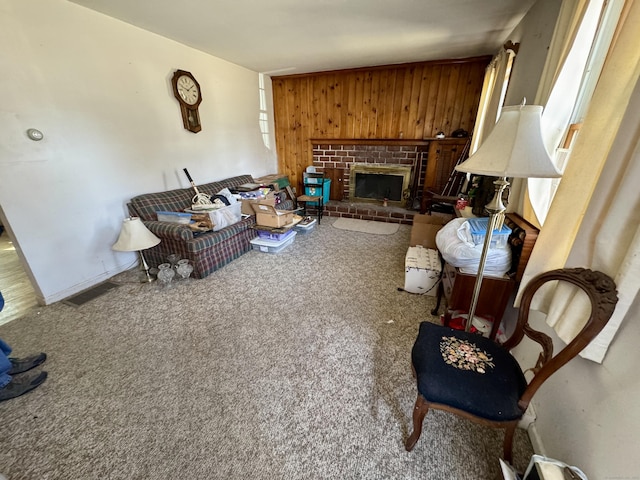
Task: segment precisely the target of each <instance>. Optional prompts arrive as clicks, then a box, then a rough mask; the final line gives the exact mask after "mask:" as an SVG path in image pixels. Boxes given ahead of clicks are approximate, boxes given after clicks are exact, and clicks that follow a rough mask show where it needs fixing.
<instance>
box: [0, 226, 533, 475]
mask: <svg viewBox="0 0 640 480" xmlns="http://www.w3.org/2000/svg"><path fill="white" fill-rule="evenodd" d="M409 233H410V228H409V226H408V225H401V226H400V229H399V230H398V232H397V233H396V234H395V235H365V234H362V233H357V232H351V231H347V230H340V229H337V228H333V227H332V226H331V225H330V222H326V223H325V222H322V224H321V225H317V227H316V228H315V229H314V230H313V231H312V232H310V233H308V234H299V235H296V238H295V241H294V242H293V243H292V244H291V245H290V246H288V247H287V248H286V249H284V250H283V251H282V252H280V253H277V254H270V253H262V252H258V251H250V252H248V253H247V254H245V255H243V256H241V257H240V258H238V259H236V260H234V261H233V262H231V263H230V264H229V265H227V266H225V267H224V268H222V269H220V270H218V271H217V272H214V273H213V274H212V275H210V276H209V277H207V278H205V279H203V280H197V281H196V280H194V281H191V282H186V283H176V284H175V285H174V286H173V287H172V288H170V289H161V288H159V285H157V284H140V283H138V282H137V272H136V271H135V270H133V271H129V272H125V273H123V274H120V275H117V276H116V277H114V278H113V279H112V281H114V282H117V283H118V284H119V286H118V288H114V289H111V290H109V291H108V292H106V293H105V294H104V295H101V296H99V297H97V298H95V299H93V300H91V301H89V302H87V303H85V304H83V305H81V306H79V307H71V306H68V305H65V304H64V303H62V302H58V303H56V304H54V305H51V306H48V307H42V308H38V309H37V310H34V311H33V312H32V313H30V314H28V315H26V316H25V317H23V318H21V319H19V320H14V321H11V322H9V323H7V324H5V325H0V338H2V339H3V340H5V341H7V342H8V343H9V344H10V345H11V346H12V347H13V348H14V353H15V355H16V356H22V355H27V354H29V353H31V352H37V351H44V352H47V354H48V358H47V361H46V362H45V364H44V365H43V366H42V369H44V370H47V371H48V372H49V378H48V379H47V381H46V382H45V383H44V384H43V385H42V386H40V387H38V388H37V389H36V390H34V391H33V392H31V393H29V394H27V395H24V396H22V397H20V398H16V399H13V400H10V401H7V402H2V403H1V404H0V426H1V429H2V433H1V434H0V473H1V474H3V475H4V476H6V477H7V478H8V479H10V480H36V479H37V480H58V479H60V480H62V479H64V480H68V479H69V480H94V479H96V480H97V479H101V480H102V479H110V480H120V479H122V480H169V479H171V480H174V479H185V480H236V479H251V480H285V479H286V480H316V479H317V480H324V479H339V480H363V479H371V480H374V479H384V480H442V479H452V480H492V479H495V478H500V477H499V468H500V467H499V464H498V457H499V455H500V454H501V452H502V438H503V435H502V432H499V431H496V430H492V429H490V428H488V427H484V426H481V425H478V424H475V423H472V422H469V421H467V420H464V419H461V418H459V417H457V416H455V415H452V414H448V413H445V412H439V411H432V412H429V414H428V415H427V417H426V418H425V421H424V427H423V433H422V437H421V438H420V441H419V442H418V444H417V445H416V447H415V449H414V450H413V451H412V452H411V453H408V452H406V451H405V449H404V444H403V442H404V441H405V439H406V438H407V436H408V435H409V431H410V430H411V425H412V420H411V419H412V411H413V405H414V402H415V399H416V391H417V390H416V383H415V380H414V378H413V377H412V375H411V363H410V362H411V347H412V345H413V342H414V340H415V338H416V335H417V332H418V325H419V324H420V322H421V321H423V320H432V321H437V318H436V317H432V316H431V315H430V314H429V311H430V310H431V309H432V308H433V307H434V300H435V299H434V297H429V296H426V295H412V294H409V293H405V292H399V291H398V290H397V287H398V286H400V285H402V284H403V281H404V258H405V254H406V251H407V246H408V244H409ZM531 453H532V450H531V446H530V444H529V441H528V439H527V436H526V432H525V431H524V430H520V429H518V431H517V432H516V442H515V445H514V459H515V462H516V466H518V468H519V469H521V470H524V468H526V465H527V464H528V462H529V459H530V457H531Z"/></svg>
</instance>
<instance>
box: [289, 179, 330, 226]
mask: <svg viewBox="0 0 640 480" xmlns="http://www.w3.org/2000/svg"><path fill="white" fill-rule="evenodd" d="M302 175H303V177H302V188H303V189H304V191H305V193H304V194H303V195H298V196H297V197H296V199H295V201H296V208H298V207H299V204H302V207H301V208H302V211H303V216H306V215H307V205H308V204H310V205H313V206H314V207H315V208H316V211H317V214H318V225H319V224H320V220H321V219H322V212H323V210H324V189H325V188H326V186H325V181H324V173H315V172H303V174H302ZM307 192H309V193H307Z"/></svg>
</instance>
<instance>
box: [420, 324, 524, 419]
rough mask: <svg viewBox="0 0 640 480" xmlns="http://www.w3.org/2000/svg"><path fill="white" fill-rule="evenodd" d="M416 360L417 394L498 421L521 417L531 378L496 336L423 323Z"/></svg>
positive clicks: (432, 401) (428, 399)
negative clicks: (520, 404) (526, 377)
mask: <svg viewBox="0 0 640 480" xmlns="http://www.w3.org/2000/svg"><path fill="white" fill-rule="evenodd" d="M412 362H413V365H414V368H415V371H416V377H417V379H418V392H420V394H421V395H422V396H423V397H424V398H425V399H426V400H427V401H429V402H431V403H437V404H443V405H449V406H451V407H453V408H457V409H460V410H464V411H466V412H469V413H471V414H472V415H476V416H479V417H482V418H486V419H489V420H495V421H505V420H515V419H519V418H520V417H521V416H522V411H521V410H520V408H519V407H518V400H519V399H520V397H521V396H522V394H523V393H524V391H525V389H526V388H527V381H526V380H525V377H524V375H523V374H522V370H521V369H520V366H519V365H518V362H517V361H516V360H515V359H514V358H513V357H512V356H511V355H510V354H509V352H507V351H506V350H504V348H502V347H501V346H500V345H498V344H497V343H495V342H494V341H493V340H489V339H488V338H485V337H483V336H481V335H478V334H476V333H470V332H464V331H460V330H454V329H453V328H449V327H444V326H441V325H436V324H435V323H430V322H422V323H421V324H420V332H419V334H418V338H417V340H416V343H415V347H414V348H413V351H412ZM442 378H447V379H448V380H447V381H446V382H442V381H441V379H442Z"/></svg>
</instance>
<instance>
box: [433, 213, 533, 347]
mask: <svg viewBox="0 0 640 480" xmlns="http://www.w3.org/2000/svg"><path fill="white" fill-rule="evenodd" d="M457 213H459V212H457ZM505 223H506V224H507V225H508V226H509V227H510V228H511V229H512V231H513V232H512V235H511V237H510V239H509V244H510V245H511V252H512V262H513V265H512V269H511V272H510V273H509V276H507V277H500V278H497V277H487V276H485V277H483V279H482V286H481V288H480V297H479V298H478V305H477V306H476V314H477V315H479V316H490V317H492V318H493V319H494V321H493V326H492V328H491V334H490V338H492V339H493V338H495V336H496V333H497V332H498V327H499V326H500V322H501V321H502V316H503V315H504V312H505V310H506V308H507V304H508V303H509V300H510V299H511V295H512V293H513V292H514V290H515V288H516V286H517V282H519V281H520V280H521V278H522V274H523V272H524V269H525V267H526V265H527V262H528V260H529V257H530V255H531V251H532V250H533V247H534V245H535V242H536V239H537V237H538V229H537V228H536V227H534V226H533V225H531V224H530V223H529V222H527V221H525V220H524V219H523V218H522V217H520V216H519V215H517V214H515V213H508V214H507V215H506V219H505ZM475 282H476V276H475V275H473V274H467V273H462V272H460V270H459V269H458V268H456V267H453V266H452V265H449V264H448V263H445V264H444V266H443V269H442V281H441V282H440V285H439V286H438V293H437V297H436V306H435V308H434V309H433V310H432V311H431V314H432V315H438V312H439V310H440V304H441V302H442V298H444V299H445V303H446V308H447V310H460V311H463V312H468V311H469V308H470V306H471V297H472V296H473V289H474V286H475ZM447 313H448V312H447Z"/></svg>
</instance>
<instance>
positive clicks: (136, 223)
mask: <svg viewBox="0 0 640 480" xmlns="http://www.w3.org/2000/svg"><path fill="white" fill-rule="evenodd" d="M159 243H160V239H159V238H158V237H156V236H155V235H154V234H153V233H151V232H150V231H149V229H147V227H145V226H144V223H142V220H140V217H130V218H125V219H124V222H122V230H120V236H119V237H118V241H117V242H116V243H114V244H113V247H111V248H113V249H114V250H117V251H119V252H135V251H138V250H146V249H147V248H151V247H155V246H156V245H158V244H159Z"/></svg>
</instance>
